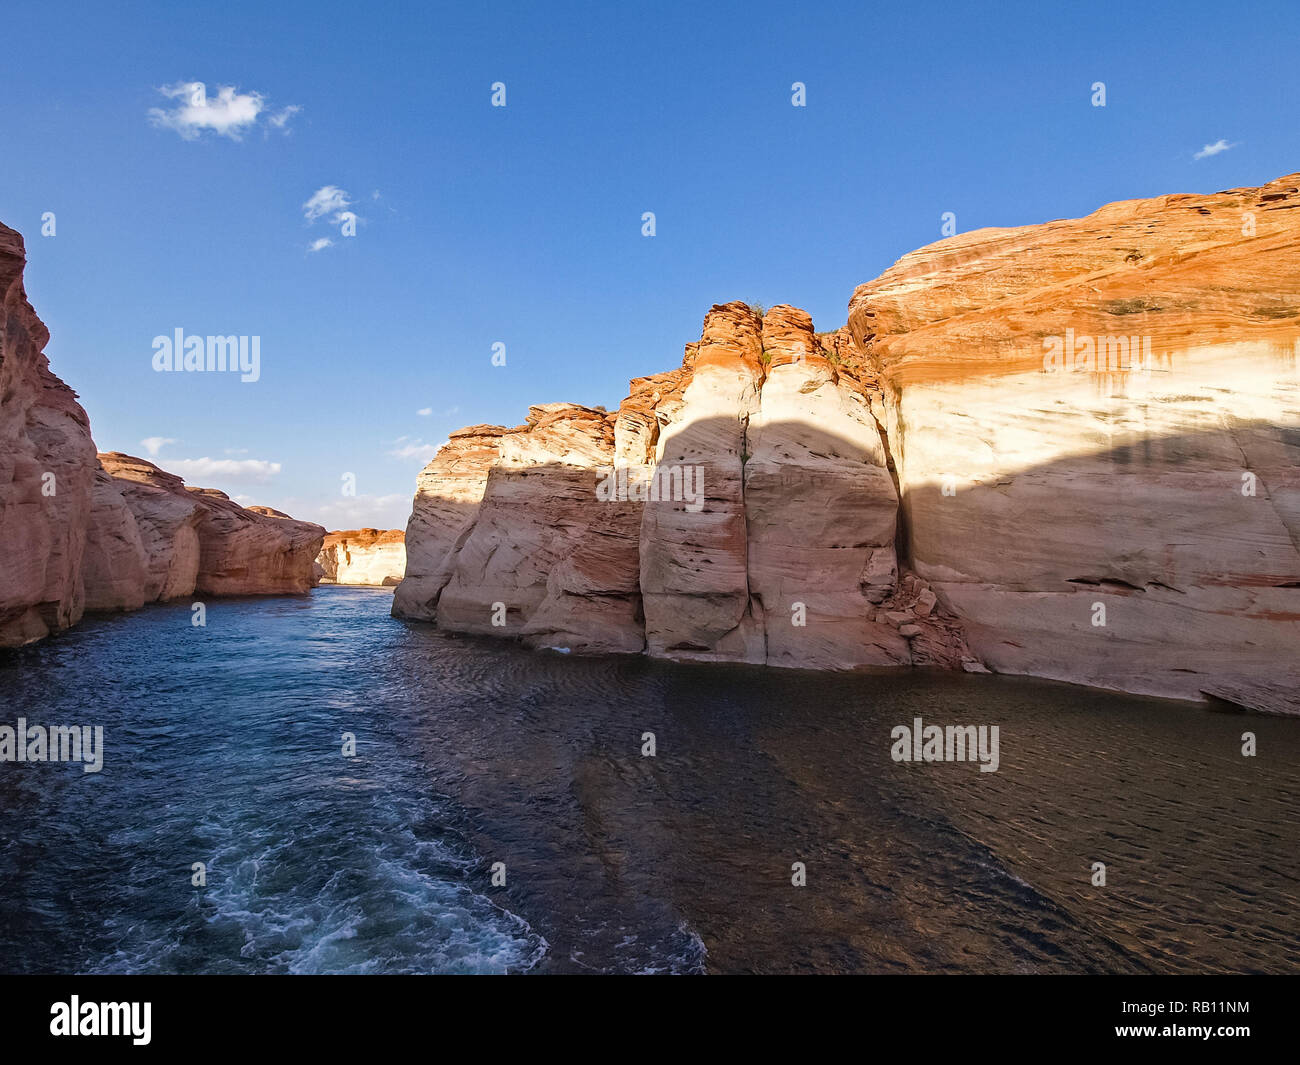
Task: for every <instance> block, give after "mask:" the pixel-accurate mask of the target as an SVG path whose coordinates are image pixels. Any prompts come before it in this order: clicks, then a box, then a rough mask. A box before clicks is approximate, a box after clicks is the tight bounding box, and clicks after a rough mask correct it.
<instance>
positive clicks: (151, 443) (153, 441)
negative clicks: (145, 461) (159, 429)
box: [140, 436, 177, 459]
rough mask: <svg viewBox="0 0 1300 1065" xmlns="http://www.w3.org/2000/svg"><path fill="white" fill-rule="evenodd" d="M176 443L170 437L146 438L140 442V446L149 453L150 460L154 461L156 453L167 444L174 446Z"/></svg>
mask: <svg viewBox="0 0 1300 1065" xmlns="http://www.w3.org/2000/svg"><path fill="white" fill-rule="evenodd" d="M176 442H177V441H175V440H173V439H172V438H171V437H170V436H146V437H145V438H144V439H143V440H141V441H140V446H141V447H143V448H144V449H145V450H146V451H147V452H149V457H150V458H155V459H156V458H157V457H158V452H160V451H161V450H162V449H163V448H165V447H166V446H167V445H168V444H175V443H176Z"/></svg>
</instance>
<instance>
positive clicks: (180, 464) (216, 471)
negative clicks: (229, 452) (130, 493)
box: [167, 456, 281, 487]
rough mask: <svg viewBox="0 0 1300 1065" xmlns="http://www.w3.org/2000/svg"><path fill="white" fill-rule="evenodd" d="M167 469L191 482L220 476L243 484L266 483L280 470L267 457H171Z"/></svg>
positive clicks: (224, 479) (278, 466)
mask: <svg viewBox="0 0 1300 1065" xmlns="http://www.w3.org/2000/svg"><path fill="white" fill-rule="evenodd" d="M167 469H168V470H169V471H170V472H172V473H177V474H180V476H182V477H184V478H185V480H187V481H189V483H190V484H195V485H199V487H202V484H201V482H202V481H204V480H210V479H213V478H218V479H220V480H223V481H237V482H239V483H242V484H266V483H267V482H268V481H270V480H271V479H272V478H273V477H275V475H276V474H278V473H279V472H280V469H281V466H280V463H278V462H267V461H266V460H265V459H210V458H208V457H207V456H204V457H203V458H201V459H169V460H168V461H167Z"/></svg>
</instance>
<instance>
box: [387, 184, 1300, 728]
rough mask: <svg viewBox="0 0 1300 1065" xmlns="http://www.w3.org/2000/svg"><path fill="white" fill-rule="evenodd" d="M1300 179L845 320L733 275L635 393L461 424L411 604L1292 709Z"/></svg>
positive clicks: (681, 640) (629, 642)
mask: <svg viewBox="0 0 1300 1065" xmlns="http://www.w3.org/2000/svg"><path fill="white" fill-rule="evenodd" d="M1298 185H1300V175H1291V176H1289V177H1286V178H1282V179H1279V180H1278V181H1275V182H1272V183H1270V184H1269V185H1266V186H1263V187H1261V188H1257V189H1234V190H1230V191H1228V192H1224V193H1219V194H1216V195H1212V196H1165V197H1160V198H1157V199H1154V200H1142V201H1131V202H1127V203H1119V204H1112V205H1110V206H1108V207H1104V208H1102V209H1101V210H1099V211H1097V212H1095V213H1094V214H1092V215H1090V216H1088V217H1087V218H1084V219H1079V220H1073V221H1058V222H1051V223H1047V224H1046V225H1041V226H1028V227H1023V228H1020V229H998V230H989V229H986V230H979V231H976V232H973V233H967V234H962V235H960V236H957V237H953V238H950V239H948V240H944V241H941V242H939V243H937V244H933V245H930V246H929V247H927V248H923V249H921V250H919V251H917V252H913V253H911V254H910V255H907V256H905V257H904V258H903V259H902V260H900V261H899V263H898V264H897V265H895V266H894V267H893V268H891V269H890V270H889V271H887V272H886V273H885V274H884V275H882V276H881V277H880V278H878V279H877V280H876V281H873V282H871V283H869V284H866V285H863V286H860V287H859V288H858V290H857V291H856V292H855V293H854V295H853V298H852V300H851V302H850V305H849V320H848V325H847V326H846V327H845V328H843V329H840V330H838V331H836V332H833V333H821V334H818V333H814V332H813V328H812V323H811V322H810V321H809V319H808V316H807V315H806V314H805V313H804V312H802V311H799V310H797V309H795V308H793V307H787V306H779V307H774V308H772V309H771V310H769V311H768V312H767V313H766V315H764V316H763V317H762V318H760V317H759V316H758V315H757V314H756V313H754V311H753V310H752V309H751V308H750V307H748V306H747V305H745V304H742V303H730V304H723V305H719V306H715V307H714V308H713V309H712V310H711V311H710V312H709V314H708V316H707V317H706V319H705V322H704V329H703V335H702V337H701V339H700V341H699V342H698V343H697V344H691V345H688V347H687V349H686V357H685V359H684V361H683V364H682V367H681V369H679V370H674V371H670V372H669V373H665V374H658V375H655V376H653V377H648V378H641V379H638V380H636V381H633V382H632V385H631V394H630V395H629V396H628V398H627V399H625V400H624V401H623V403H622V404H621V406H620V407H619V410H618V411H617V412H616V413H606V412H605V411H604V410H603V409H599V408H595V409H593V408H586V407H577V406H573V405H571V404H547V405H543V406H537V407H533V408H531V409H530V412H529V416H528V419H527V421H526V423H525V424H524V425H521V426H518V427H516V428H513V429H505V428H502V427H499V426H475V427H473V428H471V429H466V430H462V431H461V432H460V433H456V434H453V435H452V437H451V439H450V442H449V443H448V444H447V445H446V446H445V447H444V448H443V449H442V450H441V451H440V452H439V453H438V455H437V456H435V457H434V459H433V461H432V462H430V463H429V465H428V466H426V467H425V469H424V471H423V472H422V473H421V474H420V477H419V480H418V481H417V486H416V497H415V501H414V505H413V510H412V515H411V520H410V523H409V524H408V527H407V540H406V543H407V551H408V565H407V576H406V580H405V581H404V582H403V584H402V586H401V587H400V588H399V589H398V592H397V595H396V596H395V598H394V604H393V613H394V614H395V615H396V616H399V617H407V618H417V619H426V620H430V621H433V622H435V623H436V624H437V625H438V626H439V627H441V628H446V629H449V630H454V631H463V632H476V633H482V634H486V635H504V636H511V637H516V638H519V639H522V640H523V641H525V642H527V643H529V644H532V645H535V646H543V647H557V648H558V647H562V648H567V649H571V650H576V651H589V652H602V651H622V652H645V653H647V654H650V655H654V656H659V657H668V658H675V659H688V660H707V661H738V662H765V663H768V664H772V665H784V666H797V667H804V668H817V669H849V668H859V667H871V666H890V665H908V664H913V665H915V664H934V665H940V666H946V667H949V668H964V669H967V670H971V671H978V670H983V669H991V670H994V671H998V672H1006V673H1024V674H1032V675H1036V676H1042V677H1050V678H1055V679H1060V680H1066V681H1073V682H1078V683H1083V684H1088V685H1093V686H1098V687H1105V688H1114V689H1120V690H1124V691H1130V692H1138V693H1146V694H1153V695H1165V696H1173V697H1178V698H1189V699H1196V698H1200V697H1201V692H1202V691H1203V690H1210V689H1214V690H1216V691H1226V690H1229V689H1230V690H1231V691H1232V692H1233V693H1234V699H1236V700H1237V702H1239V703H1242V702H1249V701H1250V699H1251V698H1254V700H1255V702H1256V703H1258V704H1259V705H1261V706H1265V705H1269V706H1276V705H1277V698H1278V695H1277V693H1279V692H1284V691H1286V690H1288V688H1289V689H1294V688H1295V687H1296V684H1297V681H1298V680H1300V667H1298V666H1297V659H1296V648H1297V647H1300V375H1298V373H1297V366H1298V358H1297V356H1298V355H1300V346H1298V342H1300V192H1298V191H1297V188H1298ZM611 471H612V473H611ZM1243 692H1244V693H1246V694H1244V695H1243V694H1242V693H1243ZM1250 692H1254V693H1256V695H1255V696H1251V695H1250V694H1249V693H1250Z"/></svg>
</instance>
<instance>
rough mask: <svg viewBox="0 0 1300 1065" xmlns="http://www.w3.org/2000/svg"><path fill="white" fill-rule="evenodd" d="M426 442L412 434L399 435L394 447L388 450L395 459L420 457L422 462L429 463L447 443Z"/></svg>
mask: <svg viewBox="0 0 1300 1065" xmlns="http://www.w3.org/2000/svg"><path fill="white" fill-rule="evenodd" d="M445 443H446V441H445V440H444V441H443V442H442V444H426V443H425V442H424V441H423V440H422V439H420V438H419V437H418V436H417V437H410V436H399V437H398V438H397V439H396V440H394V441H393V449H392V450H391V451H390V452H388V455H389V457H390V458H395V459H419V460H420V462H422V463H427V462H428V461H429V460H430V459H432V458H433V456H434V455H436V454H437V453H438V451H439V449H440V448H441V447H442V446H443V444H445Z"/></svg>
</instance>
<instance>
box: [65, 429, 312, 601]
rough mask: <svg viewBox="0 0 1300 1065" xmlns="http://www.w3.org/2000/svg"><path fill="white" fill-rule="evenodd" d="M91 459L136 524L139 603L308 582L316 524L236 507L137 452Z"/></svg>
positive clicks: (306, 587)
mask: <svg viewBox="0 0 1300 1065" xmlns="http://www.w3.org/2000/svg"><path fill="white" fill-rule="evenodd" d="M99 461H100V464H101V466H102V467H103V469H104V470H105V471H106V472H107V473H108V474H109V475H111V478H112V480H113V482H114V484H115V486H116V487H117V489H118V490H119V491H120V492H121V493H122V496H123V499H124V501H125V503H126V506H127V508H128V509H129V510H130V512H131V514H132V516H133V517H134V518H135V521H136V524H137V526H138V528H139V529H140V531H141V543H142V547H143V549H144V557H143V565H144V568H145V571H146V573H147V578H146V581H145V585H144V587H145V594H146V598H145V600H144V601H145V602H153V601H154V600H158V599H170V598H175V597H177V596H187V595H191V594H197V595H218V596H220V595H296V594H301V593H304V592H307V591H310V589H311V588H312V587H313V586H314V585H315V583H316V580H315V577H314V575H313V563H314V561H315V558H316V555H317V554H318V553H319V551H320V546H321V542H322V541H323V540H324V538H325V530H324V529H323V528H322V527H321V526H319V525H315V524H313V523H311V522H306V521H296V520H294V519H293V518H290V517H289V516H288V515H287V514H282V513H281V512H280V511H278V510H272V509H270V508H269V507H242V506H240V505H239V504H238V503H236V502H235V501H234V500H232V499H231V498H230V497H229V496H227V495H226V494H225V493H224V492H219V491H217V490H216V489H214V488H193V487H190V486H188V485H186V484H185V482H184V481H182V480H181V478H179V477H177V476H176V475H175V474H171V473H167V472H166V471H164V470H161V469H159V468H158V467H157V466H155V465H154V464H153V463H152V462H148V461H146V460H145V459H139V458H133V457H132V456H130V455H122V454H119V453H118V452H108V453H105V454H101V455H100V456H99ZM89 588H90V585H89V583H88V585H87V589H88V591H89Z"/></svg>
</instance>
